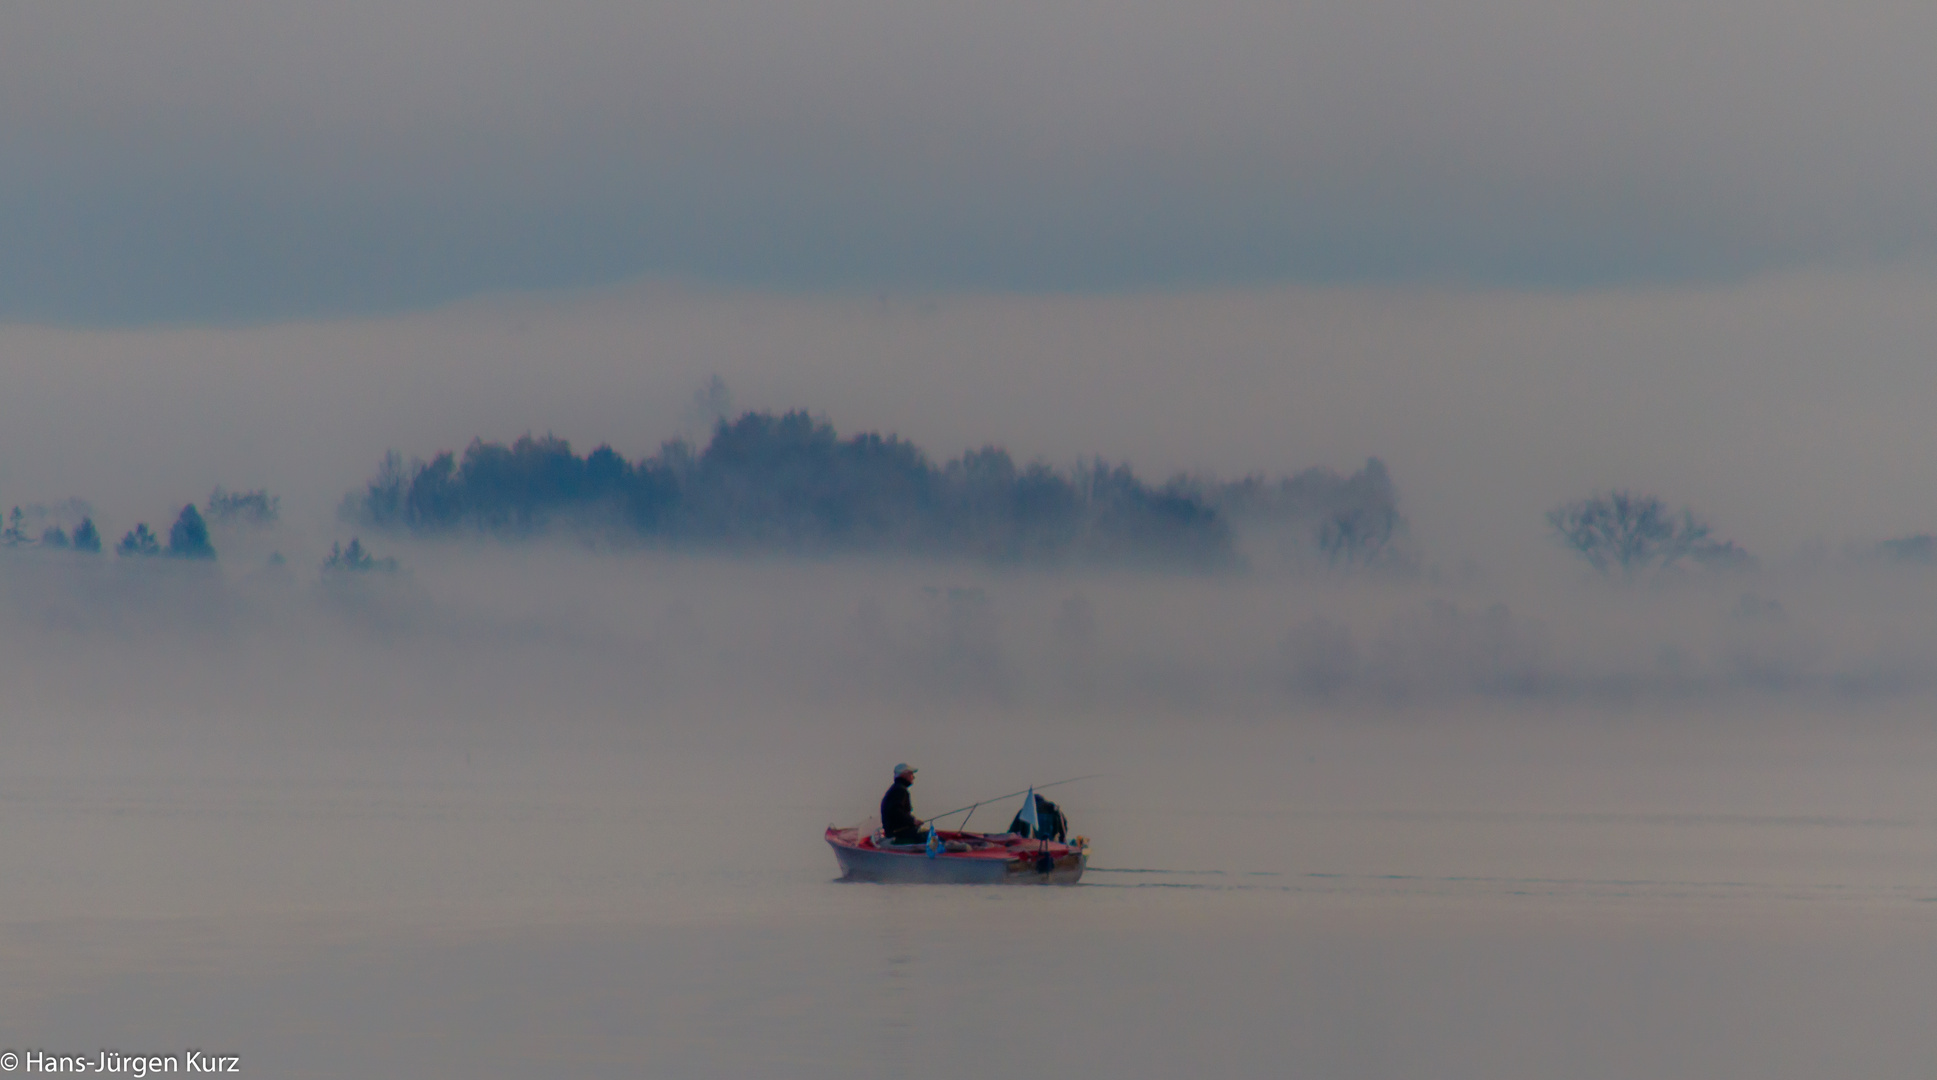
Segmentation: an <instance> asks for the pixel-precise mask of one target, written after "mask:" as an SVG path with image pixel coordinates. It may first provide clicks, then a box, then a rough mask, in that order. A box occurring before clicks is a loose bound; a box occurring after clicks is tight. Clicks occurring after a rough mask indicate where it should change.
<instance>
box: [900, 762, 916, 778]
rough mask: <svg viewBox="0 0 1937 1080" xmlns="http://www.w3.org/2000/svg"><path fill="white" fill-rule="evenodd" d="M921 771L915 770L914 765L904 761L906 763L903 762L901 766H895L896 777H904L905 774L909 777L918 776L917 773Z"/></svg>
mask: <svg viewBox="0 0 1937 1080" xmlns="http://www.w3.org/2000/svg"><path fill="white" fill-rule="evenodd" d="M920 771H921V770H919V769H917V768H915V767H914V766H913V765H910V764H908V763H907V762H905V761H904V762H902V763H901V764H899V765H896V766H895V775H896V776H902V775H904V774H905V775H908V776H913V775H915V774H916V773H917V772H920Z"/></svg>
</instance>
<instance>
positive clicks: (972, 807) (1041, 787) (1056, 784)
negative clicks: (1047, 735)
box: [928, 773, 1109, 827]
mask: <svg viewBox="0 0 1937 1080" xmlns="http://www.w3.org/2000/svg"><path fill="white" fill-rule="evenodd" d="M1108 775H1109V774H1108V773H1090V774H1089V775H1088V776H1072V777H1070V778H1069V779H1067V780H1057V781H1055V782H1054V783H1049V784H1035V785H1032V786H1030V787H1027V788H1024V789H1023V790H1021V791H1011V792H1010V793H1008V794H1007V795H997V796H996V797H995V798H993V799H983V800H982V801H981V802H973V803H970V804H968V805H967V806H964V807H960V808H958V809H955V810H950V811H949V812H947V813H945V814H936V815H935V816H933V817H931V818H929V819H928V820H930V821H940V820H941V819H943V818H948V817H954V816H955V815H956V814H963V813H966V814H969V815H971V816H973V815H974V813H975V808H976V807H978V806H987V805H988V804H990V803H993V802H1001V801H1002V800H1004V799H1013V798H1015V797H1016V796H1018V795H1027V794H1029V793H1031V792H1036V791H1042V790H1044V789H1047V788H1053V787H1061V786H1063V785H1064V784H1074V783H1075V782H1076V781H1078V780H1095V779H1098V778H1099V777H1103V776H1108ZM1045 801H1047V800H1045ZM1051 805H1054V804H1051ZM962 824H963V826H964V827H966V826H967V825H968V818H963V819H962Z"/></svg>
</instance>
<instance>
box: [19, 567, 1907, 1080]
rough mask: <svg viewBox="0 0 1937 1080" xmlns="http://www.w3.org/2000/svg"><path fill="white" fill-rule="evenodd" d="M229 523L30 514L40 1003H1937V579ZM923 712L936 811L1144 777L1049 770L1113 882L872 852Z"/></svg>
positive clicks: (255, 1060)
mask: <svg viewBox="0 0 1937 1080" xmlns="http://www.w3.org/2000/svg"><path fill="white" fill-rule="evenodd" d="M220 539H222V537H221V536H218V540H220ZM227 542H228V543H229V544H230V549H231V551H233V552H234V553H235V554H234V555H233V556H232V557H230V558H228V559H227V565H226V566H195V565H187V564H173V563H166V562H164V563H156V564H152V565H132V564H130V563H128V562H127V561H125V560H124V561H121V562H116V561H114V560H111V559H110V560H97V561H94V562H88V561H86V560H79V561H76V560H75V559H73V558H70V557H66V556H62V558H66V561H65V562H57V561H54V557H53V555H52V554H51V553H16V554H18V555H19V558H16V559H11V560H9V563H8V565H7V567H6V571H5V573H6V577H5V580H6V585H7V589H8V594H9V595H8V600H9V604H10V610H11V611H12V612H13V613H14V616H13V617H12V618H11V619H10V620H9V622H8V624H7V627H6V643H5V644H6V650H5V655H6V657H7V659H6V661H5V663H6V674H7V689H6V699H7V704H6V711H5V717H6V732H5V737H6V753H5V755H4V759H0V814H4V816H5V827H4V829H0V858H3V859H4V864H5V865H6V866H7V867H8V872H7V873H6V874H5V875H4V876H0V920H3V921H0V1015H4V1017H5V1021H4V1031H3V1032H0V1038H3V1039H4V1042H5V1045H6V1046H7V1047H10V1048H13V1049H15V1050H24V1049H28V1048H35V1049H39V1050H42V1051H46V1052H56V1053H67V1054H76V1055H80V1054H85V1055H90V1056H92V1055H95V1054H97V1053H98V1052H99V1051H100V1050H103V1049H110V1050H119V1051H121V1052H123V1053H129V1054H136V1053H155V1054H166V1053H179V1052H181V1051H183V1050H185V1049H187V1048H191V1047H198V1048H201V1049H203V1050H205V1051H210V1052H220V1053H229V1054H235V1055H238V1056H239V1057H240V1058H241V1065H242V1069H243V1071H244V1072H245V1073H246V1074H249V1075H256V1076H290V1077H296V1076H344V1075H401V1076H415V1077H441V1076H641V1075H651V1076H720V1077H753V1076H774V1077H801V1076H808V1077H818V1076H826V1077H836V1076H839V1077H847V1076H896V1075H925V1076H961V1077H968V1076H982V1075H989V1074H1000V1073H1005V1072H1025V1071H1027V1072H1034V1071H1059V1072H1067V1073H1072V1074H1077V1075H1099V1076H1124V1077H1144V1076H1148V1077H1169V1076H1182V1075H1234V1076H1265V1075H1270V1076H1282V1075H1300V1076H1314V1077H1409V1076H1436V1077H1489V1078H1498V1077H1554V1076H1584V1077H1684V1076H1702V1077H1717V1076H1741V1077H1788V1076H1795V1077H1803V1076H1810V1077H1817V1076H1824V1075H1861V1076H1898V1075H1902V1076H1911V1075H1923V1074H1925V1073H1927V1071H1928V1064H1929V1062H1930V1060H1931V1059H1932V1054H1933V1051H1937V1036H1933V1035H1932V1034H1931V1033H1930V1031H1929V1028H1928V1025H1927V1023H1926V1017H1927V1014H1928V1007H1927V1003H1928V1001H1929V999H1930V992H1931V991H1932V990H1933V989H1937V965H1933V964H1932V963H1931V960H1932V959H1933V955H1932V953H1933V947H1934V946H1937V936H1934V935H1933V929H1934V928H1937V791H1934V790H1933V789H1932V786H1931V785H1930V784H1929V783H1928V782H1927V777H1928V776H1929V775H1930V772H1931V767H1932V766H1933V765H1937V733H1933V731H1932V728H1931V726H1930V724H1929V722H1928V715H1929V714H1928V708H1927V705H1928V701H1927V699H1926V698H1925V696H1924V694H1923V693H1922V691H1921V690H1920V689H1919V688H1918V679H1919V673H1920V672H1921V671H1922V670H1923V667H1922V661H1921V659H1920V657H1919V650H1918V648H1917V647H1916V642H1917V641H1918V640H1919V639H1918V638H1916V637H1915V635H1914V633H1913V632H1914V631H1915V629H1916V627H1917V619H1918V613H1919V612H1920V610H1921V604H1920V603H1919V602H1918V598H1919V595H1920V592H1919V590H1922V591H1923V592H1927V591H1928V589H1927V587H1925V586H1923V585H1921V584H1920V583H1918V582H1917V581H1916V579H1915V578H1914V577H1905V576H1901V575H1899V576H1896V577H1891V576H1889V575H1887V574H1886V575H1884V576H1882V577H1876V576H1865V575H1864V574H1863V573H1859V572H1854V571H1852V572H1849V573H1847V574H1843V575H1841V576H1838V575H1836V574H1828V573H1825V574H1824V575H1820V576H1819V577H1818V578H1815V579H1811V578H1809V577H1808V576H1807V575H1794V576H1792V578H1791V579H1788V580H1786V581H1777V582H1774V583H1773V587H1772V583H1771V582H1770V581H1766V580H1765V581H1764V582H1762V583H1761V584H1760V585H1759V586H1758V587H1759V588H1763V589H1765V590H1767V591H1769V592H1770V593H1771V596H1773V594H1774V593H1775V592H1780V593H1781V594H1782V595H1783V596H1784V597H1785V598H1787V599H1788V601H1789V606H1787V607H1784V608H1783V609H1782V610H1783V614H1782V615H1781V616H1780V617H1779V618H1778V617H1777V616H1775V615H1774V614H1772V612H1773V611H1774V610H1775V608H1774V607H1773V606H1772V605H1774V604H1776V603H1778V602H1777V601H1774V600H1773V599H1769V598H1762V599H1756V600H1754V601H1753V602H1750V603H1746V604H1745V602H1744V600H1743V586H1742V584H1741V583H1740V582H1735V583H1730V584H1727V585H1723V586H1709V585H1703V586H1700V587H1694V588H1687V589H1678V590H1652V591H1650V590H1645V589H1644V590H1630V591H1627V592H1622V591H1619V590H1611V589H1609V588H1607V587H1606V586H1604V585H1600V584H1598V583H1587V582H1581V581H1577V580H1574V579H1566V580H1563V581H1561V582H1560V583H1558V584H1556V585H1553V586H1551V587H1543V589H1541V590H1530V589H1526V588H1520V589H1513V588H1506V587H1504V586H1500V585H1497V584H1487V583H1484V582H1478V583H1473V582H1469V583H1467V584H1464V585H1449V584H1445V583H1434V582H1425V581H1404V582H1386V583H1379V582H1365V581H1336V580H1335V581H1330V582H1327V581H1325V580H1316V581H1315V580H1312V579H1309V578H1301V577H1293V576H1288V575H1287V576H1276V575H1270V574H1250V575H1243V574H1233V575H1216V574H1209V575H1187V574H1186V575H1155V574H1131V573H1114V574H1112V573H1096V572H1092V573H1078V572H1075V571H1066V572H1050V571H1028V570H999V569H993V568H989V567H986V566H977V565H972V564H931V563H922V562H914V561H904V562H896V561H883V560H858V559H856V560H826V561H785V560H746V559H733V558H710V557H676V556H662V555H648V554H639V553H625V552H587V551H583V550H579V549H577V548H574V547H571V546H566V545H560V546H546V545H537V546H523V547H506V546H499V545H490V544H482V545H458V546H438V545H432V544H417V545H392V547H394V548H395V550H397V551H399V552H401V554H402V556H403V561H404V565H405V567H406V570H405V571H404V572H402V573H400V574H397V575H380V576H374V577H370V578H368V579H355V580H350V579H339V580H334V581H332V580H319V579H317V577H316V576H315V574H314V572H313V571H311V570H308V569H305V570H303V571H301V572H296V571H292V570H289V569H287V568H286V567H281V568H278V567H270V566H268V565H267V564H266V563H265V562H261V561H258V560H256V559H255V556H256V555H260V554H261V553H260V552H250V551H248V550H247V545H246V544H243V546H242V547H241V548H238V547H237V544H238V543H239V542H238V541H235V540H234V539H230V540H228V541H227ZM43 555H45V556H46V557H45V558H43ZM413 568H414V569H413ZM1811 590H1815V591H1814V592H1812V591H1811ZM1866 590H1867V591H1866ZM1832 596H1841V597H1845V598H1846V599H1845V601H1844V603H1843V605H1842V606H1841V607H1838V606H1837V604H1836V603H1834V602H1832V601H1830V600H1829V599H1827V598H1829V597H1832ZM1852 597H1855V598H1858V599H1849V598H1852ZM1502 598H1504V600H1503V599H1502ZM1505 601H1511V603H1510V604H1507V603H1505ZM1502 604H1504V606H1495V605H1502ZM1596 605H1598V607H1597V606H1596ZM1892 611H1895V612H1897V614H1896V615H1895V616H1891V615H1890V614H1889V613H1890V612H1892ZM1859 615H1860V616H1861V619H1858V618H1857V616H1859ZM1893 618H1894V620H1895V621H1894V622H1893V621H1892V619H1893ZM1862 627H1868V628H1869V630H1868V634H1869V635H1870V636H1865V632H1864V631H1863V630H1862ZM1325 628H1330V629H1329V630H1325ZM1320 630H1325V632H1323V633H1320V632H1319V631H1320ZM1886 630H1890V631H1891V632H1890V633H1888V634H1886V633H1885V631H1886ZM1328 635H1330V636H1328ZM1340 635H1342V640H1344V641H1346V642H1348V643H1349V644H1350V650H1351V652H1353V653H1356V658H1354V657H1353V655H1351V654H1350V653H1347V654H1341V653H1340V650H1339V646H1338V642H1339V640H1341V638H1340ZM1314 640H1315V641H1316V644H1314V643H1313V642H1314ZM1906 642H1909V643H1910V644H1906ZM902 760H907V761H911V762H913V763H915V764H917V765H918V766H920V767H921V769H922V772H921V774H920V780H919V782H918V783H917V785H916V788H915V798H916V809H917V812H918V813H923V812H925V813H934V812H939V811H940V810H943V809H946V808H950V807H954V806H958V805H962V804H966V803H969V802H972V801H975V800H977V799H979V798H983V797H987V796H992V795H997V794H1000V793H1002V792H1004V791H1008V790H1012V789H1015V788H1018V787H1021V786H1023V785H1025V784H1028V783H1032V782H1033V783H1046V782H1049V781H1051V780H1054V779H1060V778H1063V777H1066V776H1073V775H1079V774H1088V773H1100V774H1103V775H1101V776H1100V777H1098V778H1096V779H1092V780H1086V781H1083V782H1081V783H1076V784H1070V785H1066V786H1064V787H1062V788H1060V789H1058V791H1057V792H1056V794H1057V796H1058V798H1059V801H1060V802H1061V804H1062V805H1063V807H1064V808H1065V810H1066V811H1067V812H1068V813H1069V815H1070V817H1071V819H1072V823H1073V826H1074V828H1075V831H1077V832H1080V833H1082V834H1084V835H1086V836H1088V837H1090V838H1091V839H1092V841H1093V842H1094V844H1095V848H1094V852H1093V857H1092V862H1091V866H1092V869H1091V871H1090V873H1089V875H1088V876H1087V877H1086V878H1085V880H1084V882H1083V884H1082V885H1080V886H1077V887H1073V888H969V887H918V886H878V885H863V884H845V883H841V882H838V881H837V880H836V867H835V863H834V860H833V858H832V856H831V853H830V852H829V850H828V849H827V847H826V845H825V843H824V842H823V841H822V839H821V835H820V834H821V831H822V829H823V828H824V827H825V826H826V825H827V824H829V823H842V824H847V823H853V822H857V821H863V820H866V819H869V818H871V816H872V813H873V809H874V806H875V803H876V801H877V800H878V799H879V797H880V794H881V791H882V790H883V789H884V788H885V787H886V785H887V781H888V773H889V770H890V769H891V768H892V766H893V765H894V764H895V763H896V762H898V761H902ZM1013 809H1014V808H1013V807H1007V806H1005V807H996V808H991V809H989V810H986V811H982V812H981V815H980V816H979V817H978V819H977V821H976V822H975V823H974V824H976V825H979V826H982V827H987V828H994V827H997V826H999V825H1000V824H1002V823H1003V821H1006V816H1005V815H1007V814H1008V813H1011V812H1013ZM998 819H1001V820H998Z"/></svg>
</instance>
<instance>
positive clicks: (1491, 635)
mask: <svg viewBox="0 0 1937 1080" xmlns="http://www.w3.org/2000/svg"><path fill="white" fill-rule="evenodd" d="M212 532H213V543H214V546H215V547H216V549H217V550H218V551H220V552H221V557H220V558H218V559H215V560H212V561H211V560H188V559H171V558H165V557H164V558H137V557H116V556H113V555H84V554H81V553H77V552H73V551H69V550H27V549H23V550H9V551H0V589H4V593H3V594H0V596H3V598H4V611H3V612H0V640H4V657H5V658H4V659H3V660H0V669H4V670H3V671H0V674H4V677H5V681H6V684H7V686H8V691H7V698H8V705H9V708H8V710H7V714H8V716H9V717H10V718H12V719H13V721H14V723H15V724H16V725H17V726H18V727H19V732H17V733H24V732H25V731H26V730H29V729H32V730H40V731H47V732H58V731H59V730H60V729H61V725H62V724H64V723H68V722H70V721H72V722H78V721H80V720H82V719H84V718H86V717H89V716H94V717H123V718H139V717H157V718H160V717H168V716H173V717H175V718H177V719H181V720H184V721H189V722H193V723H201V724H227V723H232V724H235V725H237V729H238V730H246V729H247V728H248V727H249V725H251V724H257V723H260V722H262V721H264V720H265V719H267V718H271V717H275V716H278V715H280V716H283V717H285V718H286V719H289V720H291V721H300V725H301V727H302V728H303V730H306V731H309V732H312V733H315V734H318V735H323V734H327V733H330V732H333V731H334V732H339V733H341V734H345V735H349V734H352V733H357V732H368V731H379V732H381V731H385V730H390V731H391V732H392V733H393V734H394V733H395V732H396V731H398V730H401V729H402V728H405V727H409V726H411V725H413V724H417V723H431V724H433V725H435V724H450V725H456V726H457V727H458V728H460V729H461V728H462V727H463V726H464V725H500V726H503V725H508V726H509V727H512V728H526V727H528V728H529V729H531V730H533V731H545V730H561V729H583V730H593V729H598V728H602V727H607V726H609V727H612V728H614V729H616V730H624V729H626V728H629V727H636V726H638V725H642V724H645V725H651V724H653V723H655V721H654V720H653V716H654V714H655V712H656V711H658V710H661V709H664V708H667V707H671V706H675V705H680V704H690V703H693V702H708V703H712V704H713V705H714V706H717V707H719V708H722V709H728V710H731V709H754V710H759V711H775V710H780V711H784V710H786V709H788V708H790V707H795V706H799V707H811V708H813V709H814V710H815V711H821V710H823V709H826V708H830V707H833V708H842V707H850V706H869V707H874V706H890V707H893V708H906V709H919V708H929V707H943V708H952V707H957V706H968V707H973V708H975V709H977V710H996V711H1008V712H1015V713H1018V714H1024V715H1031V716H1042V717H1052V716H1060V715H1068V716H1091V717H1095V718H1104V717H1107V716H1109V715H1113V714H1118V713H1124V714H1130V713H1145V712H1148V711H1150V710H1151V709H1153V708H1160V709H1161V710H1162V711H1164V712H1166V713H1172V714H1179V715H1190V714H1209V713H1241V714H1247V715H1296V714H1300V713H1310V712H1325V713H1328V714H1344V715H1350V714H1353V713H1357V712H1365V711H1370V712H1386V711H1389V710H1393V709H1398V710H1402V711H1403V710H1407V709H1411V708H1414V707H1426V709H1427V711H1428V712H1429V711H1430V709H1431V708H1432V707H1437V706H1440V705H1444V704H1447V703H1450V702H1458V701H1496V702H1502V703H1512V702H1519V703H1539V702H1599V703H1609V704H1617V705H1627V704H1639V705H1646V704H1647V703H1649V702H1668V701H1674V700H1683V699H1697V700H1710V699H1720V698H1725V697H1732V696H1733V697H1745V698H1751V699H1752V698H1753V697H1755V696H1759V695H1786V696H1792V697H1793V696H1798V695H1800V696H1804V697H1808V698H1811V699H1818V700H1820V701H1821V702H1823V703H1831V702H1835V701H1839V700H1845V699H1850V698H1869V697H1877V696H1901V695H1916V694H1922V693H1926V692H1928V691H1930V690H1931V689H1933V687H1932V685H1931V681H1932V675H1933V673H1937V578H1933V575H1931V574H1930V573H1928V572H1927V571H1925V570H1921V569H1919V568H1917V567H1914V566H1904V565H1894V564H1884V565H1873V564H1858V563H1850V564H1838V565H1833V566H1825V567H1820V568H1815V569H1807V568H1784V569H1778V570H1764V571H1760V572H1756V573H1753V574H1745V573H1737V574H1716V575H1690V576H1687V577H1684V578H1677V579H1672V580H1665V581H1652V582H1641V583H1629V584H1622V583H1620V582H1618V581H1608V580H1602V579H1599V578H1594V577H1591V576H1588V575H1586V574H1585V573H1584V572H1576V571H1573V570H1568V569H1563V570H1556V571H1555V572H1551V573H1549V574H1546V575H1544V576H1536V575H1531V574H1530V575H1526V576H1523V577H1519V578H1514V579H1507V580H1501V579H1498V578H1493V577H1484V576H1475V577H1473V578H1470V579H1450V578H1449V577H1448V576H1444V575H1441V576H1437V577H1436V576H1434V575H1429V574H1416V575H1410V576H1401V575H1391V574H1386V575H1380V574H1370V573H1348V572H1323V571H1309V570H1307V571H1297V570H1291V569H1283V568H1279V569H1273V568H1270V567H1269V566H1266V565H1253V566H1251V567H1250V568H1248V569H1243V570H1230V571H1226V572H1220V573H1198V572H1188V573H1187V572H1176V571H1164V570H1148V569H1126V568H1120V567H1069V566H1061V567H1031V566H1016V565H1001V564H993V563H990V562H987V561H975V560H963V559H953V560H948V559H933V558H920V557H911V556H891V555H858V554H848V555H829V556H823V557H803V556H774V555H746V554H718V553H699V552H690V551H666V550H652V549H641V548H613V547H597V546H592V545H589V544H586V543H583V542H579V541H576V540H571V539H557V538H554V539H539V540H527V541H520V542H507V541H502V540H495V539H489V538H477V537H468V538H449V537H444V538H429V539H427V538H412V537H409V536H402V535H395V536H391V535H384V536H379V537H375V538H370V537H366V538H364V541H363V542H361V543H360V544H359V546H360V547H361V546H362V544H363V543H367V547H368V550H369V551H371V552H375V553H376V558H373V557H372V556H369V555H365V556H364V558H365V559H369V560H370V561H372V562H377V561H379V559H380V560H385V561H387V560H395V568H394V569H388V570H382V569H378V570H365V571H362V572H358V571H351V570H345V569H342V568H340V566H334V567H333V566H325V565H323V561H324V557H325V556H324V549H323V547H322V545H321V542H320V540H318V539H316V538H310V537H303V536H300V535H297V534H296V532H295V530H290V529H285V528H283V527H281V526H269V527H240V526H234V525H221V524H217V525H216V526H214V528H213V530H212ZM1239 539H1240V546H1241V547H1242V546H1243V544H1244V543H1245V542H1247V541H1257V542H1265V543H1268V542H1270V541H1271V539H1272V537H1271V536H1270V535H1269V534H1266V535H1264V536H1262V537H1257V536H1245V535H1242V534H1241V535H1240V538H1239ZM338 557H339V559H340V557H341V553H340V551H339V553H338ZM1556 562H1557V565H1560V564H1559V562H1558V560H1556ZM28 718H37V721H38V722H33V723H28ZM385 725H389V727H387V728H386V726H385ZM157 730H161V728H160V727H158V728H157Z"/></svg>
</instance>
